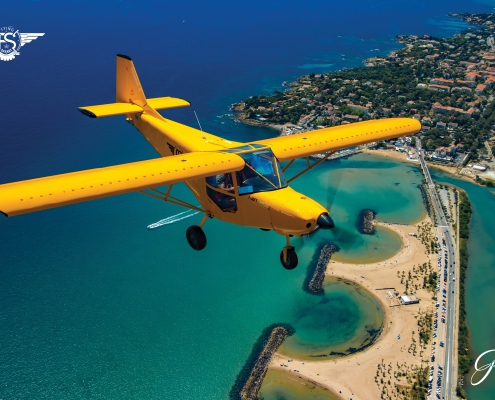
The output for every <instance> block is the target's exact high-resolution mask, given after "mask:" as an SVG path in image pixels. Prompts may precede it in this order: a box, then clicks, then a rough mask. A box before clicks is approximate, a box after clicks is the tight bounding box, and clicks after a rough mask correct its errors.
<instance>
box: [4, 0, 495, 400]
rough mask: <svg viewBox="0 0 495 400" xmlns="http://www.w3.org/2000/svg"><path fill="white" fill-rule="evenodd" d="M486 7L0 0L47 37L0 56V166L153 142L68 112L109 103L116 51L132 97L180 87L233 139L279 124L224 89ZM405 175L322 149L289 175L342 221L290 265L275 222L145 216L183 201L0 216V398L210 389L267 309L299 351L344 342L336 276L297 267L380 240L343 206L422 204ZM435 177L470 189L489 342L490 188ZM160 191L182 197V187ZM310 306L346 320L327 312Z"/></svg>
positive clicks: (385, 247) (213, 392)
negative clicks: (314, 280)
mask: <svg viewBox="0 0 495 400" xmlns="http://www.w3.org/2000/svg"><path fill="white" fill-rule="evenodd" d="M494 6H495V2H491V1H484V2H473V1H462V2H461V1H459V0H454V1H448V2H447V1H446V0H441V1H436V2H422V1H369V0H356V1H354V2H353V3H352V4H351V3H335V2H328V1H323V0H316V1H312V2H310V3H308V2H303V1H274V2H270V3H268V2H262V1H259V0H254V1H251V2H247V3H246V2H231V1H218V0H213V1H210V2H199V1H184V2H171V1H142V2H135V1H129V0H123V1H107V2H97V1H84V0H78V1H75V0H74V1H64V2H61V1H44V0H41V1H9V0H7V1H3V2H2V18H1V23H0V28H2V27H13V28H14V30H17V29H18V30H19V32H22V33H27V32H33V33H36V32H38V33H44V34H45V35H44V36H42V37H39V38H38V39H36V40H34V41H32V42H30V43H27V44H26V45H25V46H23V47H22V48H21V51H20V54H19V55H17V56H16V58H15V59H14V60H12V61H8V62H1V63H0V71H1V75H0V76H1V81H0V82H1V85H2V96H0V115H1V120H0V121H1V123H0V183H7V182H12V181H17V180H22V179H29V178H35V177H40V176H44V175H50V174H57V173H63V172H70V171H76V170H81V169H89V168H96V167H102V166H108V165H113V164H119V163H126V162H132V161H138V160H145V159H149V158H155V157H157V156H158V154H157V153H156V152H155V151H154V150H153V148H152V147H151V146H150V145H149V144H148V143H147V142H146V140H145V139H144V138H143V137H142V136H141V135H140V134H139V133H138V132H137V131H135V129H134V128H133V127H131V126H130V125H129V124H126V123H125V121H124V119H123V118H122V117H111V118H106V119H99V120H95V119H90V118H87V117H85V116H83V115H82V114H80V113H79V112H78V111H77V107H78V106H85V105H93V104H101V103H110V102H114V101H115V96H114V93H115V55H116V54H118V53H120V54H127V55H129V56H130V57H132V59H133V60H134V63H135V66H136V69H137V72H138V74H139V78H140V80H141V83H142V85H143V87H144V90H145V93H146V95H147V97H159V96H174V97H180V98H184V99H186V100H188V101H190V102H191V104H192V106H191V107H188V108H184V109H178V110H168V111H166V112H164V113H163V114H164V115H165V116H166V117H168V118H171V119H175V120H178V121H179V122H182V123H185V124H188V125H191V126H195V127H198V123H197V121H196V118H195V116H194V111H196V113H197V115H198V117H199V120H200V122H201V126H202V128H203V129H204V130H206V131H208V132H211V133H214V134H217V135H220V136H224V137H226V138H229V139H232V140H238V141H250V140H256V139H261V138H267V137H270V136H273V135H277V134H278V133H277V131H274V130H270V129H266V128H255V127H250V126H245V125H242V124H240V123H238V122H235V120H234V119H233V118H232V115H231V111H230V110H229V109H230V105H231V104H232V103H235V102H238V101H241V100H242V99H244V98H246V97H248V96H252V95H259V94H268V93H272V92H273V91H275V90H283V89H284V87H283V86H282V82H284V81H291V80H294V79H296V78H297V77H299V76H301V75H303V74H308V73H311V72H315V73H321V72H329V71H335V70H339V69H342V68H350V67H355V66H361V65H363V60H364V59H365V58H367V57H371V56H376V55H382V56H384V55H386V54H387V53H388V52H389V51H390V50H392V49H397V48H399V47H400V45H399V44H398V43H397V42H396V39H395V35H397V34H417V35H422V34H429V35H436V36H444V37H446V36H450V35H453V34H455V33H457V32H459V31H461V30H463V29H468V28H469V26H468V25H467V24H465V23H463V22H462V21H460V20H458V19H454V18H450V17H447V15H446V14H447V13H448V12H464V11H468V12H491V11H492V10H493V7H494ZM294 167H295V169H294V171H295V172H297V169H298V168H302V165H301V164H296V165H295V166H294ZM435 177H436V178H437V179H442V180H449V179H450V180H452V178H449V177H445V176H443V175H438V174H436V175H435ZM420 181H421V175H420V172H419V170H418V169H417V168H416V167H414V166H411V165H409V164H405V163H401V162H398V161H395V160H387V159H383V158H380V157H374V156H366V155H358V156H354V157H351V158H349V159H343V160H340V161H336V162H325V163H323V165H321V168H319V169H316V170H315V171H311V172H310V173H308V174H307V175H305V176H304V177H303V178H301V179H298V180H296V181H294V185H293V186H294V188H295V189H296V190H298V191H300V192H302V193H305V194H307V195H309V196H312V197H314V198H315V199H316V200H318V201H320V202H321V203H322V204H327V205H329V206H330V208H331V212H332V216H333V218H334V220H335V221H336V223H337V224H338V227H339V229H338V230H337V231H336V232H319V233H318V234H317V235H315V237H313V238H311V239H310V240H309V241H303V240H300V239H298V240H295V246H296V248H297V251H298V254H299V256H300V266H299V267H298V268H297V269H296V270H294V271H290V272H289V271H286V270H284V269H283V268H282V267H281V265H280V262H279V253H280V250H281V248H282V246H283V245H284V239H283V238H282V237H280V236H277V235H276V234H274V233H273V232H262V231H260V230H255V229H249V228H242V227H237V226H234V225H229V224H225V223H221V222H219V221H216V220H210V221H208V222H207V224H206V225H205V232H206V235H207V238H208V245H207V247H206V248H205V249H204V250H203V251H201V252H195V251H193V250H191V249H190V247H189V246H188V244H187V242H186V240H185V230H186V229H187V227H188V226H189V225H192V224H197V223H198V222H199V219H200V217H199V216H193V217H191V218H187V219H184V220H181V221H177V222H176V223H173V224H168V225H164V226H163V227H160V228H158V229H154V230H148V229H146V227H147V226H148V225H149V224H151V223H154V222H157V221H159V220H162V219H164V218H168V217H173V216H176V215H177V214H179V213H180V212H183V211H184V210H183V209H180V208H178V207H177V206H173V205H169V204H162V203H161V202H159V201H155V200H153V199H150V198H148V197H145V196H141V195H139V194H129V195H123V196H117V197H112V198H107V199H103V200H98V201H94V202H89V203H81V204H78V205H73V206H69V207H62V208H59V209H53V210H47V211H43V212H39V213H34V214H29V215H24V216H19V217H15V218H3V217H2V218H0V337H1V339H2V340H1V343H2V344H1V345H0V398H1V399H34V398H35V399H66V398H74V399H108V398H118V399H126V398H132V399H136V398H139V399H156V398H160V399H199V398H200V399H227V398H229V395H230V391H231V388H232V387H233V385H234V384H235V382H236V381H237V379H238V378H239V374H240V373H241V371H242V369H243V367H244V366H245V363H246V360H247V359H248V357H249V355H250V353H251V350H252V348H253V346H254V345H255V343H256V342H257V340H258V339H259V337H260V335H261V333H262V332H263V330H264V329H265V328H266V327H268V326H270V325H272V324H275V323H287V324H290V325H292V326H293V327H294V328H295V331H296V333H295V336H294V341H295V343H296V342H297V343H298V346H299V351H301V350H300V348H301V343H302V344H303V345H304V343H308V346H311V345H312V343H313V344H314V342H317V343H319V344H321V345H322V346H324V347H325V348H331V347H332V345H334V344H335V345H341V344H342V343H344V342H345V341H346V340H352V338H353V336H354V330H355V332H358V331H359V330H362V329H363V321H364V314H365V313H366V310H365V307H364V306H363V305H362V304H361V303H360V302H359V300H356V297H355V296H352V295H351V294H349V293H347V292H345V290H342V288H340V289H337V288H336V289H335V290H333V289H331V288H328V289H327V290H326V291H325V295H324V296H325V298H326V299H327V300H328V301H326V302H325V303H324V304H320V301H321V298H318V297H317V296H314V295H310V294H308V293H306V292H305V291H304V290H303V285H304V280H305V278H306V275H307V272H308V271H307V266H308V264H309V263H310V262H311V260H312V258H313V256H314V252H315V250H316V249H317V248H318V247H319V246H320V245H321V242H322V241H325V240H327V241H328V240H331V241H333V242H335V243H336V244H337V245H338V246H339V248H340V249H341V251H340V252H339V253H337V254H336V256H335V257H336V258H339V257H340V259H341V260H347V261H354V262H363V263H364V262H366V261H368V262H370V260H375V261H376V260H379V259H380V258H381V257H382V259H383V258H387V257H388V256H390V255H391V254H393V253H394V252H395V251H396V249H397V248H398V246H399V242H398V239H397V238H396V237H395V236H394V235H391V234H390V232H388V231H386V230H379V231H378V232H377V234H376V235H375V236H371V237H366V238H363V236H362V235H359V234H358V232H357V227H356V218H357V215H358V213H359V211H360V210H362V209H364V208H370V209H373V210H375V211H376V212H377V218H378V220H381V221H384V222H395V223H412V222H415V221H418V220H420V219H421V218H422V217H424V212H425V211H424V207H423V205H422V202H421V198H420V194H419V191H418V190H417V185H418V183H419V182H420ZM451 183H453V184H458V185H460V186H463V187H465V188H466V190H467V192H468V195H469V196H470V198H471V199H472V201H473V205H474V214H473V223H472V232H471V242H470V250H471V249H472V256H471V262H470V269H469V273H468V285H467V300H466V302H467V307H468V323H469V327H470V329H471V333H472V341H473V349H474V351H475V353H476V354H480V353H481V352H483V351H486V350H489V349H495V339H494V338H495V335H494V333H495V331H494V329H495V321H494V320H493V319H492V318H489V317H487V315H486V309H487V308H486V305H487V304H488V305H489V304H493V300H492V298H491V294H492V293H493V290H494V288H495V278H494V272H493V271H494V259H493V255H492V254H491V253H490V249H492V248H493V238H494V237H495V228H494V226H495V225H494V223H493V222H495V221H491V220H492V219H493V212H491V211H490V210H493V205H494V202H495V196H493V193H491V192H490V191H489V190H487V189H484V188H479V187H476V186H474V185H470V184H467V183H464V182H461V181H457V180H455V181H452V182H451ZM174 192H175V194H176V195H177V196H182V197H184V198H186V199H191V195H190V194H189V193H188V192H187V190H186V188H185V187H183V186H181V185H178V186H177V187H176V188H175V187H174ZM177 219H178V217H177ZM490 221H491V222H490ZM363 307H364V308H363ZM332 313H333V314H332ZM322 315H324V316H325V318H327V320H328V321H330V320H331V318H332V316H335V318H341V317H342V316H346V317H348V318H341V319H340V320H339V321H341V322H340V323H341V327H339V326H338V325H333V326H330V325H331V324H330V323H328V325H327V324H322V323H321V318H320V317H321V316H322ZM353 329H354V330H353ZM326 332H329V333H328V334H326ZM476 354H475V355H476ZM488 361H489V360H487V362H488ZM468 389H469V394H470V396H471V397H472V398H474V399H491V398H493V393H494V392H495V374H493V373H492V375H491V376H490V377H489V378H487V379H486V381H485V382H483V383H482V384H480V385H478V386H472V387H469V388H468ZM288 392H290V388H289V389H287V391H285V395H284V396H289V394H287V393H288Z"/></svg>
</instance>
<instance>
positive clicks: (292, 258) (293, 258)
mask: <svg viewBox="0 0 495 400" xmlns="http://www.w3.org/2000/svg"><path fill="white" fill-rule="evenodd" d="M280 262H281V263H282V267H284V268H285V269H287V270H291V269H294V268H296V267H297V263H298V262H299V260H298V258H297V254H296V251H295V250H294V247H290V248H289V249H288V250H287V261H284V251H283V250H282V252H281V253H280Z"/></svg>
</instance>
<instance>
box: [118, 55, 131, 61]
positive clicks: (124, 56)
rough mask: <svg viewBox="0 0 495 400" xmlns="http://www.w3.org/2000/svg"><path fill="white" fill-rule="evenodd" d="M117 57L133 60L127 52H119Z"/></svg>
mask: <svg viewBox="0 0 495 400" xmlns="http://www.w3.org/2000/svg"><path fill="white" fill-rule="evenodd" d="M117 57H120V58H125V59H126V60H129V61H132V59H131V57H129V56H126V55H125V54H117Z"/></svg>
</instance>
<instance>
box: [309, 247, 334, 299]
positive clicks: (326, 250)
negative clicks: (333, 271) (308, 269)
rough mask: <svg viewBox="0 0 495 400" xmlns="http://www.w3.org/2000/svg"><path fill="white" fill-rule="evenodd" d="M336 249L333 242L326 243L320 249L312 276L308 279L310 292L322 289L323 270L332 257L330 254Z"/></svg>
mask: <svg viewBox="0 0 495 400" xmlns="http://www.w3.org/2000/svg"><path fill="white" fill-rule="evenodd" d="M336 251H337V247H336V246H334V245H333V244H326V245H324V246H323V247H322V248H321V250H320V257H319V258H318V262H317V264H316V268H315V271H314V273H313V277H312V278H311V280H310V281H309V284H308V290H309V291H310V292H312V293H318V292H321V291H322V290H323V287H322V286H323V279H324V278H325V271H326V269H327V265H328V262H329V261H330V258H331V257H332V254H333V253H335V252H336Z"/></svg>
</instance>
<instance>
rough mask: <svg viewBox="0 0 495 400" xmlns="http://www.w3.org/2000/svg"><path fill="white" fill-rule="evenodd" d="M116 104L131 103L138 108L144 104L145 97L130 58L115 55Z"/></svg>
mask: <svg viewBox="0 0 495 400" xmlns="http://www.w3.org/2000/svg"><path fill="white" fill-rule="evenodd" d="M116 102H117V103H133V104H137V105H138V106H140V107H144V106H145V104H146V96H145V95H144V92H143V87H142V86H141V82H139V78H138V75H137V73H136V69H135V68H134V63H133V62H132V60H131V57H129V56H125V55H123V54H117V90H116Z"/></svg>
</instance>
